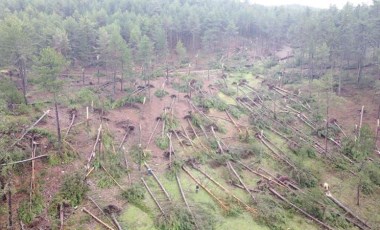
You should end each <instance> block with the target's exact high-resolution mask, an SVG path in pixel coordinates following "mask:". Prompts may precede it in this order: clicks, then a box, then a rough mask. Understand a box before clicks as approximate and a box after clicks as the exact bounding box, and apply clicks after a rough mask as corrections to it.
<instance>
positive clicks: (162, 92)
mask: <svg viewBox="0 0 380 230" xmlns="http://www.w3.org/2000/svg"><path fill="white" fill-rule="evenodd" d="M167 95H169V93H168V92H166V91H165V90H163V89H158V90H156V92H154V96H156V97H158V98H160V99H161V98H163V97H165V96H167Z"/></svg>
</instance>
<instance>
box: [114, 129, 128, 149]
mask: <svg viewBox="0 0 380 230" xmlns="http://www.w3.org/2000/svg"><path fill="white" fill-rule="evenodd" d="M129 132H130V131H129V130H128V131H127V132H126V133H125V135H124V137H123V139H122V140H121V143H120V145H119V147H118V148H117V150H120V149H121V147H122V146H123V144H124V142H125V139H127V137H128V135H129Z"/></svg>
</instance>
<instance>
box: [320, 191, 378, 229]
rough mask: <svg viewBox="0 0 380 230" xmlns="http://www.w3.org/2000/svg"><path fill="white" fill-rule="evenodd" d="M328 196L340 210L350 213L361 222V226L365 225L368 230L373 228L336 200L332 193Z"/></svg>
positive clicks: (327, 194)
mask: <svg viewBox="0 0 380 230" xmlns="http://www.w3.org/2000/svg"><path fill="white" fill-rule="evenodd" d="M326 196H327V197H328V198H329V199H330V200H332V201H333V202H334V203H335V204H336V205H338V206H339V207H340V208H342V209H343V210H344V211H346V212H347V213H349V214H350V215H351V216H352V217H354V218H355V219H357V220H358V221H360V222H361V224H363V225H364V226H365V227H367V228H371V227H370V226H369V225H368V224H367V223H366V221H364V220H362V219H361V218H360V217H359V216H357V215H356V214H355V213H354V212H353V211H351V209H349V208H348V207H346V206H345V205H344V204H343V203H342V202H340V201H339V200H338V199H336V198H335V197H333V195H332V194H331V193H330V192H327V193H326Z"/></svg>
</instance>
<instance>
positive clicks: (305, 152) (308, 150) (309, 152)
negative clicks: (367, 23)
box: [293, 145, 316, 158]
mask: <svg viewBox="0 0 380 230" xmlns="http://www.w3.org/2000/svg"><path fill="white" fill-rule="evenodd" d="M293 152H294V153H295V154H296V155H298V156H301V157H309V158H315V156H316V153H315V150H314V149H313V148H312V147H311V146H305V145H304V146H302V147H300V148H298V149H295V150H293Z"/></svg>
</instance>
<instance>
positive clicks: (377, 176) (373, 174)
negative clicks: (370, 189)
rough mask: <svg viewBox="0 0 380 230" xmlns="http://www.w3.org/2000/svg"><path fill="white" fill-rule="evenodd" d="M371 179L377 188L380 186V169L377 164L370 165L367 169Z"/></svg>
mask: <svg viewBox="0 0 380 230" xmlns="http://www.w3.org/2000/svg"><path fill="white" fill-rule="evenodd" d="M365 171H366V173H367V174H368V176H369V179H370V180H371V181H372V183H374V184H375V185H377V186H380V167H379V165H376V163H369V165H368V166H367V167H366V169H365Z"/></svg>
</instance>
